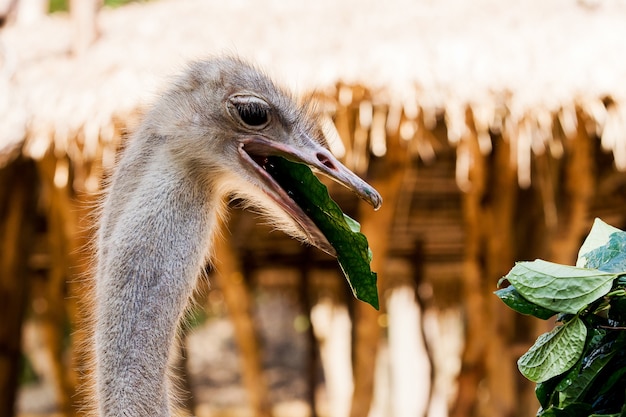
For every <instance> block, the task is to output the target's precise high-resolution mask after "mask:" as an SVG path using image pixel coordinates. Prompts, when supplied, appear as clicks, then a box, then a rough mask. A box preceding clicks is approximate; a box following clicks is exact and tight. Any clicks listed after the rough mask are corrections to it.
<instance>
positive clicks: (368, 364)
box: [350, 132, 409, 417]
mask: <svg viewBox="0 0 626 417" xmlns="http://www.w3.org/2000/svg"><path fill="white" fill-rule="evenodd" d="M387 146H388V149H387V155H385V157H384V158H383V159H378V160H370V167H369V178H368V181H369V183H370V184H371V185H372V186H374V188H376V189H377V190H378V192H379V193H380V194H381V196H382V197H383V207H382V208H381V209H380V211H378V212H373V211H372V208H371V207H370V206H369V205H367V204H366V203H360V206H359V217H358V218H359V220H360V222H361V231H362V233H363V234H364V235H366V236H367V238H368V241H369V245H370V248H371V249H372V252H373V254H374V257H373V260H372V270H373V271H376V272H377V273H378V292H379V295H380V296H381V297H380V301H381V309H384V308H385V306H384V305H383V301H384V292H385V290H386V288H387V286H386V279H385V265H386V260H387V253H388V249H389V242H390V236H389V233H390V230H391V227H392V225H393V220H394V216H395V208H396V202H397V200H398V196H399V194H400V192H401V186H402V179H403V178H404V175H405V171H406V166H407V164H408V161H409V154H408V151H407V149H406V148H405V147H403V146H402V145H401V143H400V138H399V136H398V134H397V132H395V134H394V135H393V136H389V137H388V138H387ZM378 317H379V312H378V311H376V310H374V309H373V308H372V307H371V306H370V305H368V304H365V303H362V302H357V303H356V305H355V308H354V343H353V346H354V365H353V369H354V393H353V395H352V408H351V413H350V416H351V417H366V416H367V415H368V413H369V410H370V406H371V402H372V397H373V391H374V368H375V363H376V353H377V351H378V344H379V341H380V332H381V328H380V325H379V322H378Z"/></svg>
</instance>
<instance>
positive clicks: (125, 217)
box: [94, 58, 382, 417]
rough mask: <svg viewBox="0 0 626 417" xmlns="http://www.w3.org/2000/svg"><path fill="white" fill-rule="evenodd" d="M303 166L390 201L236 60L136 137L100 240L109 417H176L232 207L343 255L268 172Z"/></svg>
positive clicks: (117, 177) (163, 110) (173, 96)
mask: <svg viewBox="0 0 626 417" xmlns="http://www.w3.org/2000/svg"><path fill="white" fill-rule="evenodd" d="M268 156H282V157H285V158H287V159H290V160H292V161H296V162H300V163H304V164H306V165H308V166H310V167H311V168H313V169H314V170H316V171H318V172H321V173H323V174H325V175H327V176H329V177H330V178H332V179H333V180H335V181H337V182H339V183H341V184H343V185H345V186H347V187H348V188H350V189H352V190H353V191H354V192H355V193H356V194H357V195H359V196H360V197H361V198H363V199H365V200H366V201H368V202H369V203H370V204H372V205H373V206H374V207H375V208H378V207H379V206H380V204H381V202H382V200H381V197H380V195H379V194H378V193H377V192H376V191H375V190H374V189H373V188H372V187H371V186H369V185H368V184H367V183H365V182H364V181H363V180H361V179H360V178H359V177H357V176H356V175H355V174H353V173H352V172H351V171H350V170H348V169H347V168H346V167H345V166H343V165H342V164H341V163H340V162H339V161H338V160H337V159H336V158H335V157H334V156H333V155H332V154H331V153H330V152H329V151H328V149H327V147H326V146H325V144H324V142H323V140H322V138H321V136H320V134H319V131H318V129H317V128H316V125H315V123H314V119H313V118H312V117H311V112H309V111H307V110H306V108H305V106H302V107H299V106H297V105H296V104H295V102H294V100H293V99H292V98H291V97H290V96H289V95H288V94H287V93H285V92H284V91H282V90H280V89H279V88H277V87H276V86H275V85H274V84H273V83H272V82H271V81H270V80H269V79H268V78H267V77H266V76H265V75H264V74H262V73H260V72H259V71H257V70H256V69H255V68H254V67H252V66H250V65H248V64H246V63H244V62H242V61H241V60H239V59H236V58H214V59H210V60H205V61H199V62H195V63H192V64H190V65H189V67H188V68H187V70H186V71H185V72H184V73H183V74H182V75H180V76H178V77H177V78H175V79H174V80H173V86H172V87H171V88H170V89H169V90H167V91H166V92H165V93H164V94H162V95H161V96H160V97H159V98H158V99H157V100H156V102H155V104H154V106H153V108H152V109H151V110H150V111H149V112H148V113H147V115H146V116H145V119H144V121H143V122H142V124H141V125H140V126H139V127H138V129H137V131H136V132H135V133H134V135H133V136H132V137H131V140H130V141H129V143H128V146H127V148H126V149H125V150H124V153H123V155H122V157H121V159H120V161H119V164H118V166H117V167H116V170H115V172H114V173H113V175H112V177H111V183H110V184H109V187H108V191H107V193H106V195H105V197H104V200H103V205H102V211H101V217H100V221H99V227H98V232H97V236H96V271H95V294H96V297H95V303H96V306H95V334H94V349H95V352H94V353H95V391H96V396H97V401H96V402H97V408H98V414H99V415H100V416H101V417H113V416H115V417H118V416H150V417H160V416H169V415H170V405H171V403H172V399H171V398H170V385H171V382H170V380H169V378H168V361H169V359H170V355H171V353H172V350H173V346H175V342H176V332H177V326H178V324H179V322H180V320H181V317H182V315H183V314H184V312H185V309H186V306H187V304H188V302H189V299H190V297H191V294H192V291H193V289H194V287H195V285H196V281H197V279H198V277H199V276H200V275H201V274H202V270H203V267H204V266H205V264H206V262H208V261H210V260H211V243H212V240H213V239H214V238H215V237H216V235H217V234H218V230H217V229H218V226H219V224H220V223H221V221H220V218H222V217H223V216H224V215H225V213H226V209H227V201H228V199H229V198H233V197H235V198H241V199H244V200H245V201H246V202H247V204H248V205H250V206H253V207H254V208H256V209H257V210H260V211H261V213H262V214H263V215H265V216H266V217H267V218H268V219H269V220H270V221H271V222H272V223H275V224H276V226H277V228H279V229H281V230H283V231H285V232H286V233H287V234H289V235H291V236H293V237H295V238H297V239H300V240H302V241H304V242H307V243H309V244H311V245H313V246H316V247H318V248H320V249H322V250H324V251H325V252H327V253H330V254H334V253H335V252H334V249H333V248H332V246H331V245H330V243H329V242H328V240H327V239H326V238H325V237H324V235H323V234H322V233H321V232H320V231H319V229H318V228H317V227H316V226H315V225H314V223H313V222H312V221H311V220H310V219H309V218H308V217H307V216H306V214H305V213H304V211H303V210H302V209H301V208H300V207H299V206H298V205H297V204H296V203H295V202H294V201H293V200H291V199H290V198H289V196H288V194H287V193H286V192H285V191H284V190H283V189H282V188H281V187H280V186H279V185H278V183H277V182H276V181H275V180H274V179H273V178H272V176H271V175H269V174H268V173H267V171H266V170H265V169H264V164H266V163H267V157H268Z"/></svg>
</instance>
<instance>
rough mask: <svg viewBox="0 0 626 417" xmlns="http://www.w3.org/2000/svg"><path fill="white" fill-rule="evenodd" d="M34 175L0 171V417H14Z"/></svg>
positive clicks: (19, 166)
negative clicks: (0, 319)
mask: <svg viewBox="0 0 626 417" xmlns="http://www.w3.org/2000/svg"><path fill="white" fill-rule="evenodd" d="M37 187H38V185H37V173H36V170H35V166H34V164H33V162H32V161H26V160H21V159H20V160H17V161H15V162H13V163H11V164H10V165H9V166H8V167H5V168H4V169H2V170H0V253H2V256H0V317H2V321H3V324H2V326H0V415H3V416H12V415H14V404H15V397H16V393H17V385H18V377H19V372H20V363H21V361H20V354H21V338H22V322H23V320H24V314H25V311H26V306H27V301H28V293H29V281H30V277H29V270H28V261H29V255H30V254H31V250H32V247H33V240H34V233H35V231H34V223H35V222H34V217H35V214H36V211H35V202H36V195H37V191H36V190H37Z"/></svg>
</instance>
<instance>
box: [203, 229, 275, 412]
mask: <svg viewBox="0 0 626 417" xmlns="http://www.w3.org/2000/svg"><path fill="white" fill-rule="evenodd" d="M215 259H218V260H219V262H216V265H215V268H216V274H215V280H216V282H217V283H218V285H219V287H220V288H221V289H222V293H223V294H224V301H225V303H226V308H227V309H228V315H229V317H230V319H231V321H232V323H233V326H234V328H235V340H236V341H237V346H238V347H239V351H240V357H241V369H242V375H243V383H244V386H245V388H246V392H247V393H248V400H249V401H250V405H251V407H252V409H253V411H254V413H255V414H254V416H255V417H269V416H270V415H271V406H270V403H269V392H268V388H267V383H266V381H265V378H264V377H263V369H262V365H261V355H260V346H259V342H258V338H257V332H256V329H255V326H254V323H253V320H252V301H251V299H250V292H249V290H248V288H247V286H246V283H245V281H244V275H243V272H242V268H241V265H240V263H239V260H238V258H237V256H236V254H235V250H234V249H233V247H232V246H231V244H230V242H229V241H227V240H226V239H218V242H217V247H216V250H215Z"/></svg>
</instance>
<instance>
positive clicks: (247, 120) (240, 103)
mask: <svg viewBox="0 0 626 417" xmlns="http://www.w3.org/2000/svg"><path fill="white" fill-rule="evenodd" d="M230 104H231V106H232V109H234V110H235V112H236V113H237V116H238V118H239V120H241V121H242V122H243V123H244V124H245V125H246V126H247V127H250V128H255V129H259V128H263V127H265V126H266V125H267V124H268V123H269V121H270V106H269V105H268V104H267V103H266V102H265V101H263V100H261V99H260V98H258V97H254V96H235V97H231V99H230ZM229 107H230V106H229ZM231 113H232V112H231Z"/></svg>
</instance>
